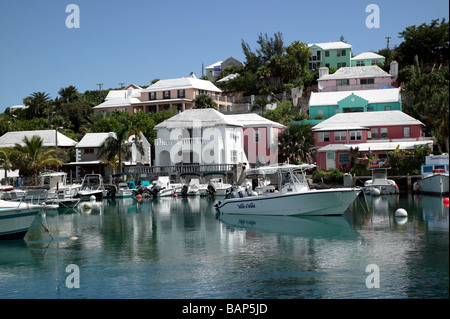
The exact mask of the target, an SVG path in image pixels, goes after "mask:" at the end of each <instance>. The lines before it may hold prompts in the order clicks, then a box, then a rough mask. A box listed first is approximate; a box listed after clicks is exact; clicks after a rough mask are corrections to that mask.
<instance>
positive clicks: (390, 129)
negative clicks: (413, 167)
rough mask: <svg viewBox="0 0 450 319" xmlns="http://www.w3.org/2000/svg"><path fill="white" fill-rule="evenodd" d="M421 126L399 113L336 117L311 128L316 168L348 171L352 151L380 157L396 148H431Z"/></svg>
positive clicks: (349, 114)
mask: <svg viewBox="0 0 450 319" xmlns="http://www.w3.org/2000/svg"><path fill="white" fill-rule="evenodd" d="M423 127H424V124H423V123H422V122H420V121H418V120H416V119H414V118H413V117H411V116H409V115H407V114H405V113H403V112H402V111H398V110H396V111H379V112H355V113H338V114H335V115H333V116H332V117H330V118H329V119H326V120H324V121H322V122H321V123H319V124H317V125H315V126H314V127H313V132H314V138H315V146H316V148H317V158H316V161H317V166H318V168H319V169H322V170H330V169H333V168H338V169H340V170H341V171H344V172H346V171H348V170H349V169H350V163H351V153H350V149H351V148H353V149H355V148H358V150H359V151H360V152H363V153H364V154H368V153H371V154H375V155H377V156H378V157H379V158H383V157H385V156H386V153H387V152H391V151H394V150H395V149H396V148H397V146H399V148H400V149H403V150H414V146H421V145H428V146H429V147H430V149H431V148H432V146H433V141H432V140H431V139H430V138H426V137H423V131H422V128H423Z"/></svg>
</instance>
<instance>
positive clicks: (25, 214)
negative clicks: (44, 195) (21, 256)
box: [0, 200, 42, 239]
mask: <svg viewBox="0 0 450 319" xmlns="http://www.w3.org/2000/svg"><path fill="white" fill-rule="evenodd" d="M41 209H42V206H41V205H34V204H28V203H24V202H16V201H4V200H0V239H23V238H24V237H25V235H26V233H27V231H28V229H29V228H30V226H31V224H32V223H33V221H34V218H35V216H36V215H37V214H38V213H39V212H40V210H41Z"/></svg>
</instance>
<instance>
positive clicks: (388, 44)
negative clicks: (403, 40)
mask: <svg viewBox="0 0 450 319" xmlns="http://www.w3.org/2000/svg"><path fill="white" fill-rule="evenodd" d="M385 39H387V46H386V48H387V49H389V39H391V37H385Z"/></svg>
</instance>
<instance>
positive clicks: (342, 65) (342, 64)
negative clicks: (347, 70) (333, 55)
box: [337, 62, 347, 68]
mask: <svg viewBox="0 0 450 319" xmlns="http://www.w3.org/2000/svg"><path fill="white" fill-rule="evenodd" d="M346 66H347V63H346V62H340V63H338V64H337V67H338V68H342V67H346Z"/></svg>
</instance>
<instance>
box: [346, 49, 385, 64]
mask: <svg viewBox="0 0 450 319" xmlns="http://www.w3.org/2000/svg"><path fill="white" fill-rule="evenodd" d="M385 60H386V58H385V57H384V56H382V55H379V54H376V53H373V52H364V53H361V54H358V55H357V56H354V57H353V58H351V66H369V65H378V64H384V62H385Z"/></svg>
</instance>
